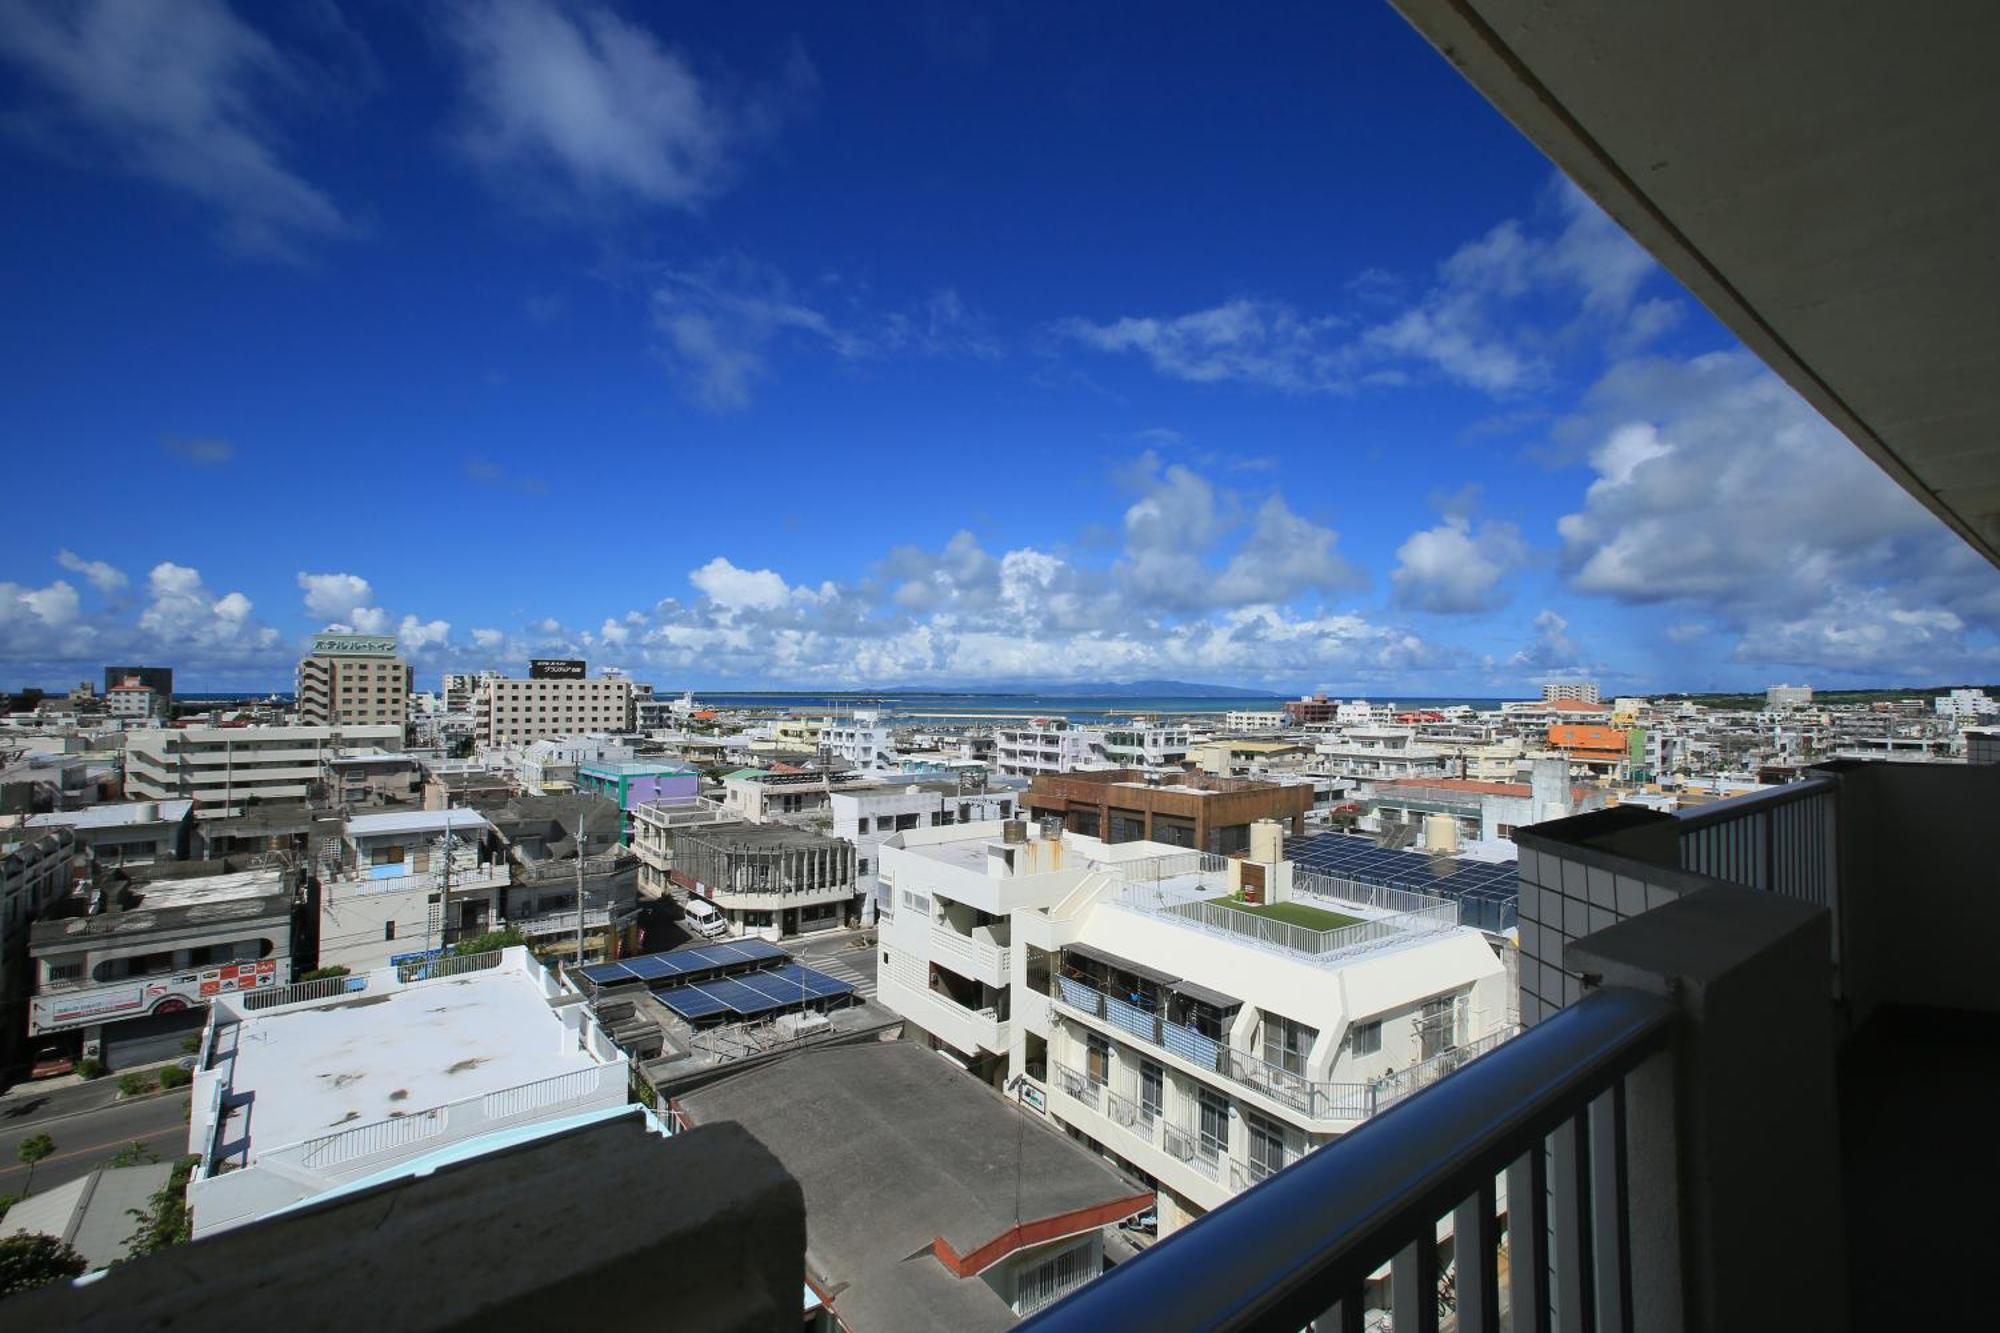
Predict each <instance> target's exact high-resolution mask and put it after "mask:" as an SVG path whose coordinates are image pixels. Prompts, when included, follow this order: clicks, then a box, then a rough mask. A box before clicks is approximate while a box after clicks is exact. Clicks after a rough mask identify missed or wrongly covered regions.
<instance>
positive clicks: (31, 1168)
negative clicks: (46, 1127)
mask: <svg viewBox="0 0 2000 1333" xmlns="http://www.w3.org/2000/svg"><path fill="white" fill-rule="evenodd" d="M55 1150H56V1141H55V1140H54V1139H52V1138H50V1137H49V1136H48V1135H47V1134H34V1135H30V1136H29V1137H28V1138H25V1139H22V1140H21V1146H20V1147H18V1148H16V1149H15V1150H14V1153H15V1156H17V1157H19V1158H20V1159H21V1165H23V1166H25V1167H27V1168H28V1181H27V1183H26V1184H24V1185H23V1186H21V1197H22V1198H24V1199H25V1198H27V1197H28V1195H29V1194H31V1193H33V1192H34V1188H35V1163H37V1162H39V1161H41V1160H42V1159H43V1158H44V1157H47V1156H48V1155H49V1154H51V1153H53V1152H54V1151H55Z"/></svg>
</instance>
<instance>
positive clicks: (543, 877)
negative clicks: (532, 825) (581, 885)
mask: <svg viewBox="0 0 2000 1333" xmlns="http://www.w3.org/2000/svg"><path fill="white" fill-rule="evenodd" d="M636 863H637V862H636V860H635V859H634V857H633V856H632V855H631V853H629V852H627V851H625V850H624V849H623V848H621V849H619V850H618V851H615V852H605V853H604V854H603V855H601V856H586V857H584V858H583V877H584V878H585V879H594V878H597V877H599V876H602V875H615V874H617V873H618V872H619V871H621V870H623V869H625V868H626V867H627V866H630V865H634V864H636ZM514 877H515V878H516V879H517V880H519V881H520V882H521V883H523V884H560V883H564V882H569V883H574V882H575V881H576V862H575V861H574V860H556V861H534V862H530V863H527V864H524V865H521V866H519V867H517V868H516V869H515V872H514Z"/></svg>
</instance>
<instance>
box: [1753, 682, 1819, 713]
mask: <svg viewBox="0 0 2000 1333" xmlns="http://www.w3.org/2000/svg"><path fill="white" fill-rule="evenodd" d="M1812 700H1813V692H1812V686H1810V685H1773V686H1770V687H1769V688H1768V689H1766V690H1765V691H1764V707H1766V708H1810V707H1812Z"/></svg>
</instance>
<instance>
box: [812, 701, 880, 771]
mask: <svg viewBox="0 0 2000 1333" xmlns="http://www.w3.org/2000/svg"><path fill="white" fill-rule="evenodd" d="M819 748H820V749H822V750H824V751H825V752H826V753H827V754H828V755H830V756H832V757H833V758H835V759H844V760H846V761H847V762H848V763H850V764H853V765H855V766H856V767H857V768H886V767H888V766H889V765H890V764H893V763H895V762H896V733H895V732H894V731H893V730H891V729H890V728H889V727H888V726H887V725H886V724H885V723H884V722H883V721H882V715H881V714H880V713H879V712H875V711H873V710H870V709H860V710H858V711H856V712H855V714H854V715H853V716H852V717H845V718H842V717H830V718H827V719H826V720H825V722H823V723H822V724H821V725H820V729H819Z"/></svg>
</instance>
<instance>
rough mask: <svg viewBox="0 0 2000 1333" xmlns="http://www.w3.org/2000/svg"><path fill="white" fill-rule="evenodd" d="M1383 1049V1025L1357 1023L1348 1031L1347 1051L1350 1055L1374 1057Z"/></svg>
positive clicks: (1378, 1023) (1377, 1023) (1378, 1022)
mask: <svg viewBox="0 0 2000 1333" xmlns="http://www.w3.org/2000/svg"><path fill="white" fill-rule="evenodd" d="M1381 1049H1382V1024H1381V1022H1380V1020H1377V1021H1376V1022H1373V1023H1356V1024H1355V1025H1354V1026H1352V1027H1350V1028H1348V1029H1347V1050H1348V1054H1350V1055H1374V1054H1375V1053H1376V1052H1378V1051H1380V1050H1381Z"/></svg>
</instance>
